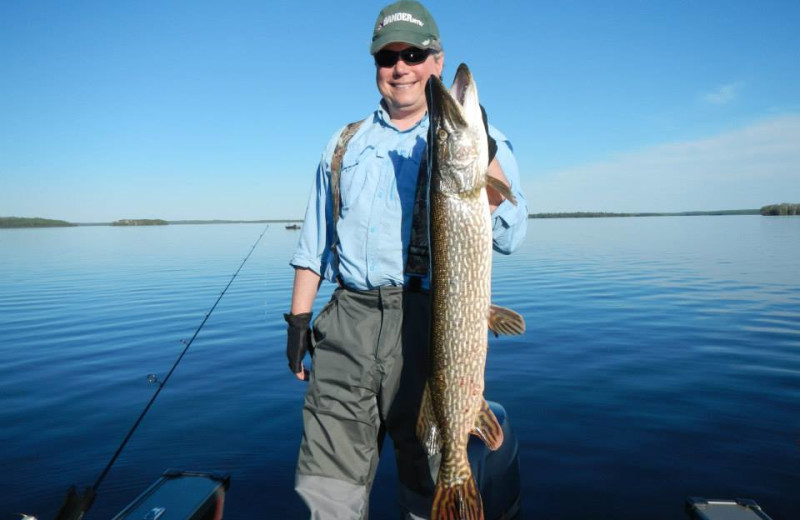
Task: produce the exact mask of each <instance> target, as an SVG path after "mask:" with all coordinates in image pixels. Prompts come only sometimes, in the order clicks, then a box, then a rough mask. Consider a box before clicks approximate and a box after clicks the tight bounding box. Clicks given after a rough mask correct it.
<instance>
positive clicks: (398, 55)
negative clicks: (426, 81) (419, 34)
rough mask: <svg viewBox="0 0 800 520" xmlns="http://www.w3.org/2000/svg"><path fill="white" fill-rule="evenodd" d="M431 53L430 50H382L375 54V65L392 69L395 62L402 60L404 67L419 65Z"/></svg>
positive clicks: (411, 48)
mask: <svg viewBox="0 0 800 520" xmlns="http://www.w3.org/2000/svg"><path fill="white" fill-rule="evenodd" d="M432 53H433V50H431V49H418V48H416V47H409V48H408V49H403V50H402V51H389V50H382V51H378V52H376V53H375V64H376V65H377V66H378V67H384V68H386V67H394V66H395V64H397V60H403V62H404V63H405V64H406V65H419V64H420V63H422V62H423V61H425V60H427V59H428V56H430V55H431V54H432Z"/></svg>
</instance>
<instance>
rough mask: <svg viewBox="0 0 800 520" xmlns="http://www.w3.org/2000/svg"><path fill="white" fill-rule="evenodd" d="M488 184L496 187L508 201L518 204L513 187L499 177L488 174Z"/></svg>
mask: <svg viewBox="0 0 800 520" xmlns="http://www.w3.org/2000/svg"><path fill="white" fill-rule="evenodd" d="M486 185H487V186H491V187H492V188H494V189H495V190H496V191H497V192H498V193H500V195H502V196H503V197H504V198H506V199H508V201H509V202H510V203H511V204H513V205H515V206H516V205H517V198H516V197H515V196H514V194H513V193H511V188H510V187H509V186H507V185H506V183H504V182H503V181H501V180H500V179H498V178H497V177H492V176H491V175H487V176H486Z"/></svg>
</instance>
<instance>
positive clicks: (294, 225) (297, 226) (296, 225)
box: [286, 224, 300, 229]
mask: <svg viewBox="0 0 800 520" xmlns="http://www.w3.org/2000/svg"><path fill="white" fill-rule="evenodd" d="M286 229H300V224H287V225H286Z"/></svg>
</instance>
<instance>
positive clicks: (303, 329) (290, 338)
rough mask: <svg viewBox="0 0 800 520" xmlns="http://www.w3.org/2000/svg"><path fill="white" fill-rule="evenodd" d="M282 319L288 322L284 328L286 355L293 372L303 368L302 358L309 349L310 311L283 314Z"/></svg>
mask: <svg viewBox="0 0 800 520" xmlns="http://www.w3.org/2000/svg"><path fill="white" fill-rule="evenodd" d="M283 319H284V320H286V323H288V324H289V327H288V328H287V329H286V357H287V358H288V359H289V369H290V370H291V371H292V373H293V374H296V373H298V372H300V371H301V370H303V358H304V357H305V356H306V352H307V351H310V350H311V329H309V327H308V326H309V324H311V313H310V312H304V313H302V314H284V315H283Z"/></svg>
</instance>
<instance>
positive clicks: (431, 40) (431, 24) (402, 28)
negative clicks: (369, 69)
mask: <svg viewBox="0 0 800 520" xmlns="http://www.w3.org/2000/svg"><path fill="white" fill-rule="evenodd" d="M397 42H402V43H407V44H409V45H413V46H414V47H419V48H420V49H434V50H437V51H438V50H441V49H442V43H441V42H440V41H439V28H438V27H436V22H435V21H434V20H433V16H431V13H429V12H428V10H427V9H425V6H423V5H422V4H421V3H419V2H414V1H412V0H400V1H399V2H395V3H393V4H389V5H387V6H386V7H384V8H383V9H381V12H380V13H379V14H378V19H377V20H376V21H375V29H374V30H373V31H372V45H370V47H369V52H370V54H375V53H376V52H378V51H379V50H381V49H382V48H383V47H384V46H385V45H388V44H390V43H397Z"/></svg>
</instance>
